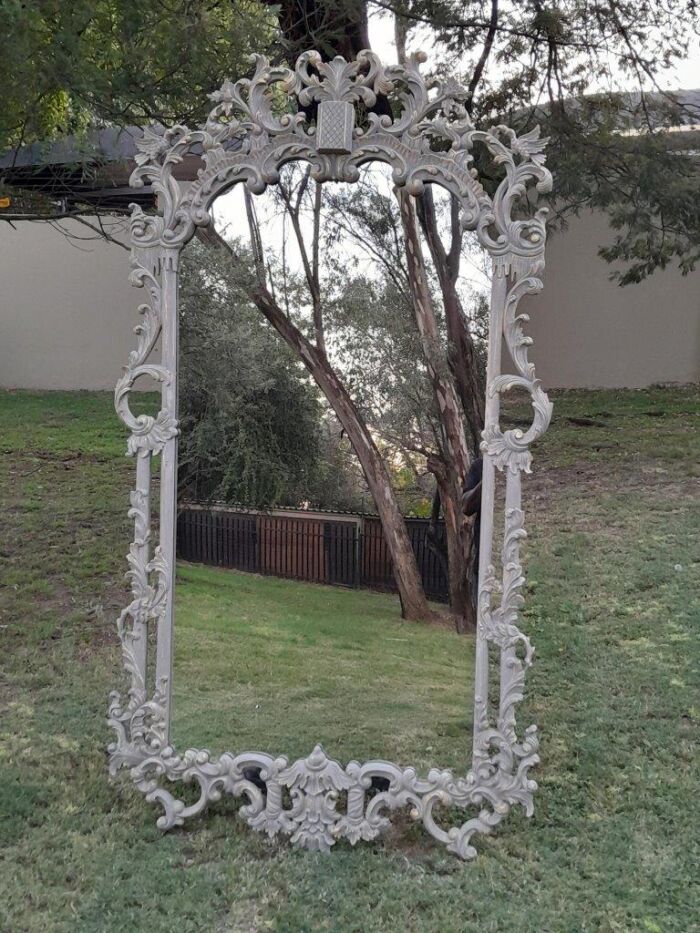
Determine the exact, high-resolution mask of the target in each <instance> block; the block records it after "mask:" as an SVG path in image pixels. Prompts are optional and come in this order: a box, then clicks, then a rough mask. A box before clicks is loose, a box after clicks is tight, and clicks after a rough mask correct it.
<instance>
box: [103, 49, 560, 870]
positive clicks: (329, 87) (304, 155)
mask: <svg viewBox="0 0 700 933" xmlns="http://www.w3.org/2000/svg"><path fill="white" fill-rule="evenodd" d="M420 61H422V57H413V58H412V59H411V60H410V61H409V62H408V63H407V64H406V65H405V66H403V65H396V66H392V67H388V68H384V67H383V66H382V64H381V62H380V61H379V59H378V58H377V57H376V56H375V55H374V54H373V53H371V52H361V53H360V55H359V56H358V58H357V60H356V61H354V62H345V61H344V60H343V59H341V58H336V59H334V60H333V61H332V62H329V63H323V62H322V61H321V57H320V56H319V55H318V53H316V52H306V53H304V54H303V55H301V56H300V58H299V59H298V61H297V63H296V68H295V70H294V71H290V70H289V69H286V68H281V67H271V66H270V65H269V64H268V63H267V61H266V60H265V59H263V58H261V57H257V59H256V69H255V74H254V75H253V77H252V79H244V80H241V81H238V82H236V83H235V84H233V83H232V82H230V81H226V82H224V84H223V86H222V87H221V89H220V90H219V91H217V92H215V93H214V94H212V95H211V98H212V101H213V104H214V106H213V109H212V111H211V113H210V114H209V117H208V119H207V121H206V123H205V124H204V126H202V127H200V128H199V129H197V130H194V131H190V130H189V129H187V128H186V127H182V126H178V127H174V128H172V129H169V130H165V131H163V130H162V129H150V130H146V132H145V133H144V136H143V138H142V139H141V140H140V141H139V143H138V149H139V154H138V155H137V157H136V162H137V168H136V169H135V171H134V173H133V175H132V179H131V184H132V186H133V187H135V188H138V187H141V186H143V185H145V184H150V185H152V186H153V189H154V191H156V193H157V194H158V205H159V206H158V213H157V214H155V215H146V214H144V212H143V211H142V210H141V209H140V208H139V207H138V206H134V208H133V212H132V216H131V239H132V244H133V249H132V267H133V271H132V276H131V278H132V282H133V284H135V285H137V286H139V287H142V288H145V289H146V296H147V297H146V301H145V302H144V303H143V304H142V305H141V306H140V310H141V313H142V315H143V324H142V325H141V326H140V327H139V328H137V337H138V341H137V348H136V349H135V350H134V351H133V352H132V353H131V355H130V357H129V362H128V364H127V366H126V368H125V372H124V375H123V376H122V377H121V379H120V380H119V382H118V384H117V387H116V390H115V404H116V408H117V412H118V413H119V415H120V417H121V418H122V420H123V421H124V423H125V424H126V425H127V427H128V428H129V430H130V437H129V441H128V452H129V453H130V454H131V455H132V456H135V457H136V459H137V477H136V488H135V490H134V491H133V492H132V495H131V509H130V512H129V514H130V517H131V518H132V519H133V520H134V542H133V543H132V545H131V548H130V551H129V555H128V561H129V565H130V569H129V572H128V575H129V578H130V582H131V588H132V599H131V601H130V603H129V605H128V606H127V607H126V608H125V609H124V611H123V612H122V613H121V616H120V618H119V620H118V633H119V637H120V640H121V645H122V654H123V660H124V668H125V671H126V673H127V676H128V680H129V686H128V688H127V692H126V694H124V695H122V694H121V693H119V692H116V691H115V692H114V693H112V694H111V697H110V706H109V723H110V725H111V726H112V728H113V729H114V730H115V732H116V740H115V742H114V743H113V744H112V745H111V746H110V748H109V754H110V770H111V772H112V773H114V772H116V771H117V770H118V769H119V768H121V767H124V766H126V767H128V768H129V769H130V773H131V777H132V779H133V781H134V783H135V784H136V786H137V787H138V789H139V790H141V791H142V792H143V793H144V794H145V795H146V799H147V800H149V801H153V802H157V803H159V804H160V805H161V806H162V807H163V811H164V812H163V815H162V816H161V817H160V818H159V819H158V825H159V826H160V827H161V828H163V829H170V828H172V827H174V826H178V825H181V824H182V823H183V822H184V821H185V820H186V819H188V818H190V817H193V816H195V815H196V814H198V813H200V812H202V810H204V809H205V807H207V806H208V805H209V804H211V803H214V802H216V801H217V800H218V799H220V797H221V795H222V794H223V793H229V794H232V795H234V796H241V797H243V798H245V801H246V802H245V805H244V806H243V807H242V808H241V810H240V815H241V817H242V818H243V819H245V820H246V821H247V822H248V824H249V825H250V826H251V827H252V828H253V829H256V830H258V831H261V832H265V833H266V834H267V835H268V836H270V837H275V836H278V835H280V834H281V835H287V836H289V837H290V838H291V840H292V842H293V843H294V844H296V845H300V846H303V847H305V848H308V849H318V850H322V851H326V850H328V849H330V847H331V846H332V845H333V844H334V843H335V842H336V841H337V840H338V839H347V840H348V841H349V842H350V843H353V844H354V843H356V842H357V841H359V840H360V839H365V840H369V839H373V838H375V837H376V836H377V835H378V834H379V833H380V832H382V831H383V830H385V829H386V827H387V826H388V825H389V815H390V813H391V812H392V811H394V810H396V809H398V808H404V807H409V808H410V812H411V815H412V816H413V818H414V819H416V820H421V821H422V823H423V825H424V826H425V828H426V830H427V831H428V832H429V833H430V834H431V835H432V836H433V837H434V838H435V839H437V840H439V841H440V842H442V843H443V844H445V845H446V847H447V849H448V850H449V851H450V852H454V853H455V854H457V855H459V856H460V857H462V858H464V859H471V858H473V857H474V856H475V855H476V849H475V847H474V845H473V844H472V838H473V836H474V835H475V834H476V833H488V832H491V830H492V829H493V828H494V827H495V826H496V825H497V824H498V823H499V822H500V821H501V820H502V819H503V817H504V816H505V815H506V814H507V813H508V812H509V810H510V809H511V807H512V806H514V805H516V804H519V805H521V806H522V807H523V808H524V809H525V812H526V813H527V814H528V815H529V814H531V813H532V809H533V793H534V791H535V789H536V786H537V785H536V784H535V782H534V781H533V780H532V779H531V778H530V777H529V770H530V768H531V767H533V766H534V765H535V764H537V762H538V760H539V759H538V756H537V750H538V739H537V734H536V727H535V726H530V727H529V728H527V729H526V730H525V731H524V733H522V734H521V735H519V734H518V731H517V727H516V715H515V714H516V708H517V705H518V703H520V701H521V700H522V697H523V691H524V685H525V675H526V672H527V669H528V668H529V667H530V665H531V663H532V657H533V649H532V646H531V644H530V641H529V639H528V638H527V636H526V635H525V634H524V633H523V632H522V631H521V630H520V628H519V619H520V610H521V607H522V603H523V596H522V588H523V585H524V576H523V570H522V566H521V562H520V542H521V540H522V538H523V537H524V535H525V531H524V525H523V512H522V504H521V488H520V477H521V474H522V473H523V472H530V464H531V454H530V450H529V448H530V445H531V443H532V442H533V441H534V440H536V439H537V437H539V436H540V435H541V434H542V432H543V431H545V430H546V428H547V425H548V423H549V419H550V417H551V405H550V403H549V400H548V398H547V396H546V394H545V393H544V391H543V390H542V387H541V385H540V383H539V380H538V379H537V378H536V375H535V372H534V367H533V365H532V363H531V362H530V361H529V360H528V355H527V354H528V347H529V344H530V342H531V341H530V340H529V338H528V337H526V336H525V334H524V331H523V324H524V323H525V322H526V316H524V315H519V314H518V303H519V301H520V299H521V297H522V296H523V295H531V294H535V293H537V292H538V291H539V289H540V288H541V282H540V280H539V278H537V275H538V273H539V272H540V271H541V270H542V268H543V266H544V244H545V211H543V210H539V211H536V212H535V213H534V214H532V213H528V211H529V210H530V208H529V204H530V200H529V199H528V194H530V195H531V193H532V189H533V188H536V189H537V190H539V191H547V190H549V189H550V187H551V176H550V174H549V172H548V171H547V169H546V168H545V167H544V155H543V146H544V141H542V140H540V139H539V134H538V132H537V131H533V132H530V133H528V134H526V135H524V136H522V137H518V136H517V135H516V134H515V132H514V131H512V130H510V129H509V128H508V127H505V126H495V127H490V128H488V129H485V130H480V129H477V128H476V127H474V125H473V124H472V123H471V121H470V119H469V116H468V114H467V112H466V109H465V107H464V100H465V99H466V92H465V91H464V89H462V88H461V87H459V85H457V84H456V83H455V82H453V81H448V82H445V83H443V84H428V83H427V82H426V81H425V80H424V78H423V77H422V75H421V74H420V71H419V63H420ZM280 83H281V84H282V88H283V90H284V91H285V92H286V93H287V94H288V96H289V101H290V103H291V104H292V110H294V107H296V112H293V113H285V114H283V115H281V116H279V115H277V114H276V113H275V112H273V107H272V97H271V88H273V86H276V85H279V84H280ZM276 90H277V91H279V88H276ZM380 93H381V94H386V95H389V96H390V97H392V98H393V99H394V100H396V101H397V102H398V104H399V108H398V115H397V116H396V117H395V119H394V120H393V121H391V120H388V119H386V118H381V119H380V118H378V117H376V116H375V115H373V114H371V113H370V114H369V115H368V116H367V117H366V119H365V123H364V125H361V126H358V125H356V123H357V116H358V112H359V111H358V108H357V105H358V103H361V104H363V105H364V107H365V108H371V107H372V106H373V104H374V102H375V101H376V97H377V94H380ZM278 99H279V95H278ZM314 102H316V103H318V104H319V105H320V107H319V110H320V125H319V126H314V125H312V126H309V125H308V123H307V117H306V114H305V112H304V110H303V108H306V107H308V106H309V105H310V104H312V103H314ZM363 112H365V113H366V111H363ZM434 142H437V145H433V143H434ZM446 143H447V146H446V145H445V144H446ZM475 147H481V148H482V149H483V150H484V152H485V154H486V155H487V156H488V157H489V158H490V159H491V161H492V163H493V166H492V167H493V168H494V170H496V169H498V168H499V167H500V171H501V173H502V181H501V182H500V184H499V186H498V188H497V190H496V192H495V195H494V196H493V197H490V196H489V195H488V194H487V193H486V192H485V191H484V189H483V187H482V186H481V184H480V182H479V179H478V177H477V174H476V170H475V168H474V165H473V157H472V151H473V149H474V148H475ZM200 153H201V163H202V166H201V170H200V172H199V175H198V177H197V179H196V180H195V181H194V182H193V183H192V184H191V185H190V186H189V187H188V188H187V190H186V191H183V190H182V189H181V187H180V185H179V183H178V180H177V178H176V177H175V175H174V170H175V169H176V167H177V166H178V165H179V164H180V163H181V161H182V160H183V159H185V158H188V159H191V158H192V157H193V156H197V155H198V154H200ZM292 160H304V161H308V162H309V163H310V164H311V166H312V174H313V177H314V178H316V179H318V180H319V181H344V182H354V181H356V180H357V179H358V177H359V171H358V169H359V166H360V165H362V164H363V163H365V162H369V161H381V162H385V163H388V164H389V165H391V166H392V169H393V179H394V182H395V184H396V185H397V186H399V187H402V186H403V187H405V189H406V190H407V191H408V193H409V194H412V195H418V194H420V192H421V191H422V189H423V187H424V185H425V184H426V183H434V184H439V185H442V186H443V187H445V188H446V189H447V190H448V191H450V192H452V193H453V194H454V195H455V196H456V197H457V198H458V199H459V201H460V204H461V208H462V211H461V221H462V224H463V225H464V227H465V228H466V229H469V230H474V231H475V232H476V235H477V238H478V240H479V242H480V243H481V245H482V246H483V247H484V248H485V249H486V250H487V251H488V252H489V253H490V255H491V258H492V262H493V291H492V299H491V312H490V330H489V363H488V372H487V398H486V421H485V427H484V432H483V442H482V450H483V454H484V479H483V505H482V528H481V560H480V567H479V593H478V631H477V650H476V682H475V697H474V736H473V749H472V762H471V767H470V768H469V770H468V771H467V772H466V773H465V774H464V775H455V774H453V773H452V772H451V771H447V770H438V769H432V770H431V771H429V773H428V775H427V776H426V777H419V776H418V775H417V774H416V772H415V770H414V769H413V768H410V767H405V768H404V767H400V766H398V765H396V764H393V763H391V762H386V761H370V762H366V763H365V764H360V763H358V762H355V761H352V762H350V763H349V764H348V765H346V766H343V765H341V764H340V763H338V762H337V761H335V760H334V759H332V758H329V757H328V756H327V755H326V753H325V751H324V750H323V748H321V746H319V745H317V746H316V747H315V748H314V749H313V750H312V752H311V753H310V755H309V756H308V757H306V758H302V759H299V760H297V761H293V762H289V761H288V760H287V759H286V758H285V757H283V756H273V755H270V754H268V753H265V752H257V751H252V752H244V753H242V754H238V755H234V754H231V753H228V752H226V753H224V754H223V755H221V756H220V757H218V758H213V757H212V756H211V755H210V753H209V752H208V751H206V750H200V749H188V750H187V751H185V752H183V753H178V752H177V751H176V750H175V749H174V748H173V746H172V745H171V742H170V719H171V699H170V697H171V688H172V650H173V636H174V599H173V595H174V591H173V582H174V567H175V510H176V478H177V269H178V255H179V251H180V250H181V249H182V247H183V246H184V245H185V244H186V243H187V242H188V241H189V240H190V239H191V237H192V236H193V235H194V233H195V230H196V229H197V228H198V227H206V226H208V225H209V224H210V223H211V216H210V212H209V209H210V207H211V205H212V203H213V202H214V200H215V199H216V198H217V197H218V196H219V195H220V194H222V193H223V192H225V191H226V190H227V189H228V188H230V187H231V186H232V185H234V184H238V183H243V184H246V185H247V186H248V188H249V189H250V190H251V191H252V192H254V193H260V192H262V191H264V190H265V188H266V186H267V185H270V184H275V183H276V182H277V181H278V180H279V169H280V167H281V166H282V165H283V164H284V163H285V162H288V161H292ZM516 206H517V212H516V210H515V208H516ZM514 215H515V216H514ZM159 336H160V337H161V360H160V362H159V363H151V362H149V357H150V355H151V353H152V351H153V349H154V347H155V345H156V342H157V340H158V338H159ZM503 342H505V345H506V347H507V348H508V351H509V353H510V356H511V358H512V361H513V365H514V369H515V370H516V371H515V373H512V374H510V373H508V374H502V373H501V369H500V367H501V345H502V343H503ZM144 375H147V376H150V377H151V378H153V379H156V380H157V381H158V382H160V383H161V384H162V399H161V408H160V411H159V412H157V413H156V414H155V415H140V416H138V417H136V416H134V415H133V414H132V412H131V410H130V408H129V393H130V392H131V390H132V389H133V387H134V383H135V382H136V381H137V380H138V379H139V378H140V377H141V376H144ZM513 387H518V388H520V389H524V390H526V391H527V392H528V393H529V394H530V396H531V399H532V407H533V421H532V424H531V426H530V427H529V428H528V430H527V431H523V430H521V429H513V430H508V431H503V430H501V427H500V424H499V408H500V395H501V393H503V392H505V391H508V389H510V388H513ZM158 456H159V457H160V458H161V494H160V505H159V528H160V536H159V542H158V546H157V547H156V548H155V550H154V552H153V554H152V555H151V554H150V549H149V545H148V542H149V539H150V520H151V515H150V493H149V486H150V464H151V459H152V458H153V457H158ZM497 470H498V471H502V472H505V474H506V477H507V479H506V501H505V527H504V538H503V548H502V554H501V561H500V579H499V575H498V574H497V572H496V569H495V567H494V555H493V530H494V529H493V517H494V507H495V492H496V486H495V476H496V471H497ZM151 626H155V628H156V631H157V645H156V651H155V655H156V657H155V673H154V677H153V683H152V684H150V686H149V685H148V683H147V665H146V631H147V629H148V628H149V627H151ZM489 646H495V647H496V648H497V649H498V650H500V652H501V659H502V662H501V666H500V700H499V703H498V707H499V708H498V709H497V710H491V709H489V703H488V673H489V672H488V651H489ZM251 769H253V770H257V771H259V778H260V779H261V780H262V781H263V782H264V784H265V792H264V793H263V792H262V791H261V790H260V787H259V786H258V783H259V782H258V783H256V782H255V781H252V780H251ZM374 778H382V779H384V781H385V788H386V789H382V790H381V791H380V792H378V793H374V794H372V795H368V791H369V789H370V787H371V784H372V780H373V779H374ZM181 780H182V781H194V782H196V783H197V784H198V786H199V789H200V796H199V799H198V800H197V801H196V803H194V804H192V805H189V806H188V805H186V804H185V803H184V801H182V800H180V799H178V798H177V797H176V796H175V795H174V794H173V793H172V792H171V790H169V789H168V788H167V787H166V783H172V782H177V781H181ZM285 792H289V798H290V799H291V801H292V804H291V806H289V805H288V804H286V803H285V800H286V799H287V797H286V794H285ZM343 793H345V794H346V798H345V799H346V803H345V804H344V806H343V807H342V808H341V807H339V805H338V801H339V799H340V797H339V795H341V794H343ZM437 805H440V806H444V805H450V806H452V807H455V808H460V809H463V808H469V809H472V810H473V811H474V815H473V816H472V817H470V818H469V819H467V820H466V821H464V822H462V821H461V820H458V822H457V823H456V824H455V825H452V826H451V827H449V828H448V829H445V828H443V826H442V825H439V824H438V823H437V822H436V820H435V818H434V813H433V811H434V808H435V807H436V806H437Z"/></svg>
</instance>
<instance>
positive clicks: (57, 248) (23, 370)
mask: <svg viewBox="0 0 700 933" xmlns="http://www.w3.org/2000/svg"><path fill="white" fill-rule="evenodd" d="M62 223H63V225H64V226H65V227H66V229H68V230H70V232H71V233H74V234H75V235H76V236H80V237H86V236H91V231H90V230H88V229H87V228H85V227H84V226H82V225H81V224H79V223H76V222H75V221H62ZM108 229H109V231H110V234H112V235H113V236H115V237H117V238H119V239H120V240H122V241H123V242H127V240H128V229H127V228H126V226H125V224H124V222H123V221H120V222H119V224H118V225H115V222H114V221H111V222H110V225H109V228H108ZM129 268H130V267H129V253H128V252H127V251H126V250H124V249H122V248H121V247H119V246H116V245H114V244H110V243H107V242H105V241H104V240H89V241H83V242H78V241H76V240H71V239H69V238H67V237H66V236H64V235H63V234H62V233H61V232H60V231H58V230H56V229H54V228H53V227H52V226H51V225H49V224H47V223H41V222H36V223H34V222H32V223H26V222H25V223H18V224H16V228H15V229H12V227H11V226H10V225H9V224H7V223H0V282H1V283H2V288H1V290H0V387H2V388H27V389H110V390H111V389H113V388H114V384H115V382H116V381H117V378H118V377H119V375H120V373H121V368H122V366H123V365H124V364H125V363H126V360H127V357H128V355H129V351H130V350H131V349H132V348H133V347H134V345H135V344H134V340H135V338H134V335H133V328H134V326H135V325H136V324H137V322H138V312H137V310H136V309H137V307H138V304H139V302H140V301H143V298H142V297H141V296H142V295H143V292H142V291H141V290H140V289H137V288H133V287H132V286H131V285H130V284H129V279H128V276H129Z"/></svg>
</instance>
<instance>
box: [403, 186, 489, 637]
mask: <svg viewBox="0 0 700 933" xmlns="http://www.w3.org/2000/svg"><path fill="white" fill-rule="evenodd" d="M397 195H398V199H399V206H400V209H401V226H402V229H403V234H404V240H405V243H406V258H407V261H408V280H409V285H410V289H411V299H412V304H413V311H414V317H415V320H416V325H417V327H418V332H419V335H420V339H421V345H422V349H423V355H424V357H425V361H426V365H427V369H428V375H429V378H430V382H431V385H432V389H433V394H434V396H435V402H436V407H437V411H438V413H439V417H440V425H441V431H442V437H441V439H440V453H441V456H440V458H439V462H438V461H436V460H434V459H433V458H431V460H430V462H429V463H428V466H429V468H431V470H432V472H433V474H434V475H435V479H436V482H437V484H438V489H439V492H440V499H441V501H442V508H443V516H444V519H445V532H446V538H447V557H448V571H449V584H450V608H451V609H452V613H453V615H454V618H455V626H456V628H457V631H459V632H466V631H473V630H474V628H475V625H476V618H475V611H474V609H475V607H474V604H473V601H472V600H471V599H470V593H469V567H470V559H471V547H472V535H471V527H470V525H469V522H468V521H467V518H466V516H465V515H464V512H463V511H462V490H463V488H464V481H465V478H466V475H467V471H468V469H469V462H470V457H469V450H468V448H467V442H466V438H465V433H464V419H463V416H462V407H461V404H460V399H459V397H458V395H457V391H456V389H455V383H454V379H453V376H452V373H451V371H450V368H449V366H448V365H447V362H446V360H445V357H444V353H443V351H442V348H441V341H440V333H439V330H438V326H437V319H436V316H435V309H434V307H433V301H432V296H431V294H430V289H429V288H428V280H427V275H426V268H425V260H424V257H423V248H422V245H421V241H420V235H419V233H418V222H417V217H416V210H415V202H414V200H413V198H412V197H411V196H410V195H409V194H408V193H407V192H406V191H404V190H401V191H398V192H397Z"/></svg>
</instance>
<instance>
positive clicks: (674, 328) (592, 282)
mask: <svg viewBox="0 0 700 933" xmlns="http://www.w3.org/2000/svg"><path fill="white" fill-rule="evenodd" d="M613 237H614V232H613V231H612V230H611V229H610V227H609V226H608V223H607V219H606V217H605V216H604V215H602V214H592V213H586V214H584V215H582V216H581V217H580V218H574V219H573V220H572V221H571V223H570V225H569V228H568V230H566V231H565V232H563V233H559V234H554V235H552V236H551V237H550V239H549V241H548V243H547V260H546V261H547V269H546V272H545V275H544V289H543V291H542V292H541V293H540V295H538V296H537V297H536V298H533V299H528V300H526V301H523V302H521V309H522V310H525V311H526V312H527V313H528V314H529V315H530V323H529V324H528V325H527V332H528V333H529V334H530V335H531V336H532V338H533V340H534V345H533V347H532V350H531V352H530V358H531V359H532V360H533V362H534V363H535V365H536V367H537V374H538V376H539V377H540V378H541V379H542V382H543V383H544V385H545V387H548V388H578V387H590V388H642V387H644V386H649V385H653V384H654V383H687V382H697V381H700V270H696V271H695V272H691V273H690V274H689V275H687V276H683V275H681V273H680V272H679V271H678V269H677V268H670V267H669V268H667V269H665V270H658V271H657V272H655V273H654V275H652V276H651V277H650V278H648V279H647V280H646V281H644V282H642V283H640V284H639V285H627V286H625V287H624V288H620V287H619V286H617V285H616V284H615V283H614V282H611V281H610V279H609V275H610V268H611V267H610V266H609V265H608V264H607V263H606V262H604V261H603V260H602V259H600V257H599V256H598V248H599V247H600V246H601V245H605V244H609V243H611V242H612V241H613Z"/></svg>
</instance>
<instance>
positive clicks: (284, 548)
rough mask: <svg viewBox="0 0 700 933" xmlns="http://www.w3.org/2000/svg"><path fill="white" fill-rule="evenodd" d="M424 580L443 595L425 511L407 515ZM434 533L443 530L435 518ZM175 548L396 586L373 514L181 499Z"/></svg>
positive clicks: (191, 554) (212, 560) (184, 553)
mask: <svg viewBox="0 0 700 933" xmlns="http://www.w3.org/2000/svg"><path fill="white" fill-rule="evenodd" d="M406 528H407V530H408V534H409V537H410V539H411V544H412V545H413V550H414V552H415V555H416V560H417V562H418V568H419V570H420V573H421V577H422V579H423V587H424V589H425V592H426V595H427V596H428V597H429V598H430V599H435V600H441V601H446V600H447V592H448V590H447V580H446V579H445V574H444V572H443V568H442V563H441V561H440V559H439V558H438V556H437V554H436V553H435V549H434V548H433V547H431V544H430V541H429V537H428V534H429V522H428V521H427V519H421V518H409V519H406ZM437 533H438V535H439V536H440V537H442V536H444V527H443V526H442V523H441V524H440V525H439V526H438V529H437ZM177 553H178V557H181V558H182V559H183V560H189V561H194V562H197V563H202V564H213V565H215V566H218V567H232V568H234V569H236V570H247V571H250V572H252V573H265V574H269V575H271V576H275V577H290V578H291V579H294V580H308V581H310V582H312V583H329V584H333V585H335V586H358V587H368V588H371V589H381V590H395V589H396V581H395V580H394V575H393V572H392V565H391V558H390V556H389V550H388V548H387V545H386V541H385V540H384V535H383V534H382V527H381V524H380V522H379V520H378V519H376V518H372V517H370V516H363V517H359V516H358V518H357V519H354V518H353V519H340V518H338V517H335V516H332V517H331V516H329V517H328V518H326V517H325V516H321V517H319V516H318V514H316V515H314V516H313V517H308V518H307V517H304V516H293V517H292V516H286V515H263V514H258V513H253V512H240V511H238V510H231V509H224V508H207V507H203V506H193V505H186V506H181V507H180V510H179V512H178V519H177Z"/></svg>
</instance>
